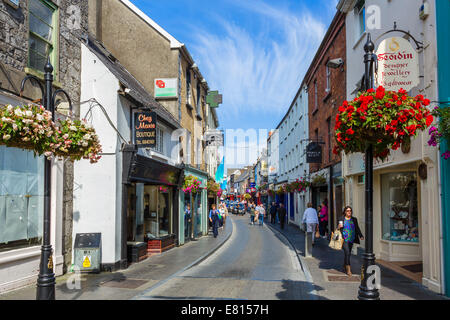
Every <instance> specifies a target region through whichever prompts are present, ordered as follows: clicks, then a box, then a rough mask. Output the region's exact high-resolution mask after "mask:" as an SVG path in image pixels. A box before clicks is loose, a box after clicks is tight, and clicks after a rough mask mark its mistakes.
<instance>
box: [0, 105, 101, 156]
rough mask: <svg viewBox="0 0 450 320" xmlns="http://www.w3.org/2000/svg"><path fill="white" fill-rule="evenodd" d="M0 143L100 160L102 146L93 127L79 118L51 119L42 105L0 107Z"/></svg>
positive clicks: (42, 151)
mask: <svg viewBox="0 0 450 320" xmlns="http://www.w3.org/2000/svg"><path fill="white" fill-rule="evenodd" d="M0 145H6V146H7V147H14V148H20V149H25V150H31V151H33V152H34V153H35V155H44V156H46V157H47V158H51V157H53V156H56V157H59V158H65V159H70V160H72V161H75V160H80V159H82V158H83V159H89V160H90V162H91V163H96V162H98V161H99V160H100V158H101V156H100V155H99V154H100V153H101V152H102V148H101V145H100V142H99V139H98V136H97V134H96V133H95V130H94V128H93V127H92V126H91V125H89V124H88V123H86V122H85V121H80V120H72V119H66V120H58V121H56V123H55V122H53V121H52V113H51V112H49V111H46V110H45V109H44V107H42V106H35V105H28V106H21V107H13V106H11V105H8V106H4V107H0Z"/></svg>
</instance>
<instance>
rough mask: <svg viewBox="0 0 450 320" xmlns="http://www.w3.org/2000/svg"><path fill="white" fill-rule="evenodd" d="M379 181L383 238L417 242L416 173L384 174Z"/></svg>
mask: <svg viewBox="0 0 450 320" xmlns="http://www.w3.org/2000/svg"><path fill="white" fill-rule="evenodd" d="M381 183H382V185H381V199H382V219H383V221H382V222H383V235H382V237H383V239H384V240H389V241H407V242H419V229H418V227H419V219H418V203H417V175H416V173H415V172H405V173H389V174H384V175H382V176H381Z"/></svg>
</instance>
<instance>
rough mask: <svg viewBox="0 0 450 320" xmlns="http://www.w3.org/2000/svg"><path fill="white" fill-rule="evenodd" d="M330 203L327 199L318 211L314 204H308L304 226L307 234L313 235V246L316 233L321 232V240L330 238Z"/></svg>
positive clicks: (304, 215) (304, 216)
mask: <svg viewBox="0 0 450 320" xmlns="http://www.w3.org/2000/svg"><path fill="white" fill-rule="evenodd" d="M327 204H328V201H327V199H325V200H324V201H323V202H322V204H321V205H319V207H318V208H317V210H316V209H314V208H313V205H312V203H308V205H307V209H306V210H305V212H304V213H303V219H302V224H303V225H306V228H305V229H306V232H311V233H312V244H313V245H314V242H315V238H316V233H317V232H319V234H320V237H321V238H324V239H325V238H327V237H328V206H327Z"/></svg>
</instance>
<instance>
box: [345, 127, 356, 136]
mask: <svg viewBox="0 0 450 320" xmlns="http://www.w3.org/2000/svg"><path fill="white" fill-rule="evenodd" d="M346 133H347V134H348V135H350V136H351V135H354V134H355V131H354V130H353V129H352V128H350V129H348V130H347V131H346Z"/></svg>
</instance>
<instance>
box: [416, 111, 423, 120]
mask: <svg viewBox="0 0 450 320" xmlns="http://www.w3.org/2000/svg"><path fill="white" fill-rule="evenodd" d="M422 118H423V117H422V114H421V113H420V112H419V113H418V114H416V119H417V121H420V120H422Z"/></svg>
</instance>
